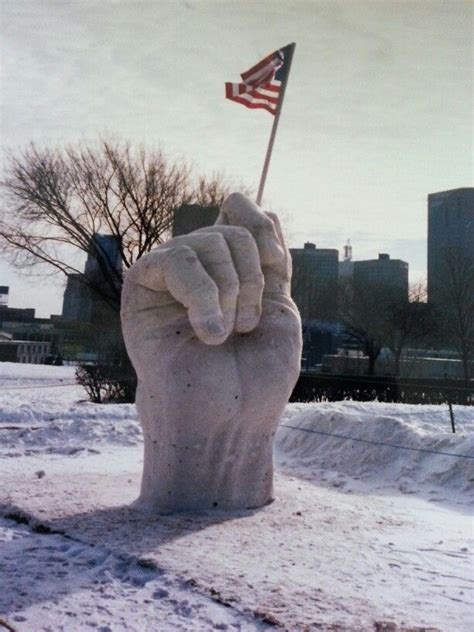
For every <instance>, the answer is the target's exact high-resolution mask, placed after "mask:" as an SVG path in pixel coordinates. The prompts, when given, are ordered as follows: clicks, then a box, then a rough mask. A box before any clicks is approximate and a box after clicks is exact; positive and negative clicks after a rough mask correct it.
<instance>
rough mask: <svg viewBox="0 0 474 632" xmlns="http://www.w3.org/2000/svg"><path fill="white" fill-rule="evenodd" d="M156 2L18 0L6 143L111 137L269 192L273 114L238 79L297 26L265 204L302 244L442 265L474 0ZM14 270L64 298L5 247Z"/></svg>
mask: <svg viewBox="0 0 474 632" xmlns="http://www.w3.org/2000/svg"><path fill="white" fill-rule="evenodd" d="M138 4H139V5H140V6H139V9H138V7H137V3H129V2H125V1H123V2H113V3H103V2H96V1H95V0H92V1H90V2H88V3H83V2H81V3H79V2H68V3H60V4H58V3H55V2H35V1H33V2H29V3H28V4H20V5H13V3H7V2H5V1H3V2H2V13H3V20H2V34H3V36H4V37H3V39H4V44H3V48H4V50H3V56H4V58H5V60H6V63H5V69H4V76H3V80H2V83H3V101H2V114H3V117H2V121H3V122H2V138H1V143H2V149H3V152H5V150H6V149H7V148H10V149H12V150H15V149H18V148H19V147H24V146H25V144H27V143H28V142H29V141H35V142H37V143H39V144H41V145H48V146H50V145H56V144H62V143H65V142H73V143H74V142H77V141H78V140H86V141H92V142H93V141H94V140H95V139H96V138H97V137H99V136H101V135H111V136H113V137H117V138H118V139H124V140H130V141H131V142H132V143H134V144H138V143H144V144H146V145H147V146H161V147H162V148H163V150H164V151H165V153H167V154H169V155H170V156H171V158H175V157H179V156H186V158H187V159H189V160H191V161H192V162H194V163H195V165H196V167H197V170H198V171H199V172H205V173H212V172H213V171H219V170H221V169H224V171H225V172H226V173H227V174H228V175H229V176H230V177H231V178H232V179H233V180H234V181H236V182H240V181H242V182H244V183H245V184H246V185H249V186H251V187H253V189H254V190H255V191H256V188H257V185H258V180H259V177H260V170H261V167H262V161H263V157H264V152H265V148H266V144H267V141H268V136H269V133H270V128H271V123H272V117H271V116H270V115H269V114H267V113H266V112H263V111H251V110H247V109H246V108H244V107H242V106H240V105H238V104H235V103H232V102H230V101H226V100H225V98H224V82H225V81H234V80H235V79H236V77H238V75H239V73H240V72H242V71H243V70H245V69H246V68H247V67H249V66H251V65H252V64H254V63H256V62H257V61H258V60H259V59H260V58H261V57H263V56H264V55H266V54H268V53H269V52H271V51H272V50H275V49H276V48H279V47H281V46H284V45H285V44H287V43H289V42H290V41H295V42H296V52H295V59H294V64H293V68H292V71H291V76H290V79H289V84H288V91H287V96H286V99H285V104H284V108H283V113H282V118H281V123H280V130H279V133H278V136H277V140H276V144H275V151H274V156H273V159H272V164H271V166H270V171H269V175H268V179H267V186H266V191H265V194H264V206H265V207H266V208H270V207H271V208H272V209H273V210H275V211H277V212H279V213H280V214H281V215H282V216H283V220H284V224H285V229H286V233H287V236H288V242H289V245H290V246H292V247H301V246H302V245H303V243H304V242H305V241H311V242H313V243H316V245H317V246H318V247H322V248H328V247H331V248H337V249H338V250H339V251H340V256H341V253H342V249H343V244H344V243H345V242H346V241H347V238H350V239H351V243H352V245H353V247H354V260H361V259H371V258H372V259H373V258H376V257H377V255H378V253H380V252H388V253H390V255H391V257H392V258H397V259H403V260H405V261H407V262H408V263H409V264H410V269H411V272H412V280H414V279H416V278H418V277H420V276H426V245H427V226H426V219H427V196H428V194H430V193H434V192H438V191H444V190H450V189H457V188H461V187H469V186H472V175H473V164H472V161H473V153H474V152H473V142H472V105H473V103H472V92H471V89H472V66H471V63H472V59H471V58H472V33H471V28H470V24H471V23H472V13H473V7H472V5H471V3H465V2H436V3H434V2H421V3H419V2H410V3H391V2H386V3H380V2H358V3H355V2H354V3H353V2H345V3H341V2H330V3H327V2H326V3H323V2H293V3H291V4H290V3H288V4H283V3H282V4H278V5H275V4H270V3H267V2H263V3H262V2H261V3H259V4H256V3H253V2H233V3H228V2H219V3H218V2H185V3H182V4H179V5H178V4H176V3H166V2H165V3H150V2H140V3H138ZM242 33H245V37H242ZM136 35H139V37H136ZM203 138H204V139H205V142H203V140H202V139H203ZM0 282H1V283H2V284H3V285H9V286H10V288H11V296H10V304H11V305H12V306H15V307H28V306H34V307H35V308H36V309H37V311H38V313H39V314H41V315H49V314H50V313H59V312H60V311H61V305H62V294H63V291H64V286H65V280H64V279H61V280H60V281H59V280H58V281H56V286H54V285H53V282H52V281H51V280H48V278H46V279H43V280H41V283H40V284H38V281H37V280H36V282H35V284H33V285H31V284H28V283H25V282H23V281H22V280H19V278H18V276H17V275H16V274H15V273H14V271H12V269H11V268H10V267H9V266H7V265H6V264H5V262H4V260H2V261H0ZM38 286H40V287H38Z"/></svg>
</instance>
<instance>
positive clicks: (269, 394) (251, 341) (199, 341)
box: [122, 193, 301, 512]
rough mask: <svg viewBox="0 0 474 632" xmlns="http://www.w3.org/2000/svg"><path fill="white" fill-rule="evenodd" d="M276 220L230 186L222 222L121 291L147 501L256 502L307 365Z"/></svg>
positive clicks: (155, 257) (143, 500) (160, 256)
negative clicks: (281, 423) (302, 369)
mask: <svg viewBox="0 0 474 632" xmlns="http://www.w3.org/2000/svg"><path fill="white" fill-rule="evenodd" d="M290 281H291V259H290V254H289V252H288V249H287V247H286V245H285V242H284V238H283V235H282V231H281V227H280V223H279V221H278V218H277V217H276V216H275V215H274V214H271V213H263V212H262V211H261V210H260V209H259V208H258V207H257V206H256V205H255V204H254V203H253V202H252V201H251V200H249V199H248V198H247V197H245V196H243V195H241V194H239V193H233V194H231V195H230V196H229V197H228V198H227V199H226V200H225V202H224V203H223V205H222V207H221V210H220V214H219V217H218V219H217V221H216V224H215V225H213V226H210V227H206V228H202V229H200V230H198V231H195V232H193V233H190V234H188V235H184V236H181V237H176V238H174V239H172V240H171V241H168V242H167V243H165V244H163V245H161V246H159V247H158V248H156V250H154V251H152V252H150V253H149V254H147V255H145V256H144V257H142V258H141V259H139V260H138V261H137V262H136V263H135V264H134V265H133V266H132V268H130V270H129V271H128V273H127V275H126V278H125V281H124V287H123V293H122V327H123V333H124V338H125V343H126V345H127V350H128V353H129V355H130V358H131V360H132V362H133V365H134V367H135V370H136V372H137V376H138V389H137V397H136V403H137V409H138V414H139V417H140V421H141V424H142V427H143V433H144V445H145V454H144V467H143V477H142V486H141V493H140V498H139V501H138V503H139V504H140V505H142V506H145V507H146V508H148V509H151V510H154V511H157V512H172V511H195V510H202V509H212V508H218V509H236V508H249V507H259V506H262V505H264V504H266V503H268V502H270V501H271V500H272V498H273V439H274V435H275V432H276V429H277V425H278V420H279V417H280V415H281V413H282V411H283V409H284V407H285V405H286V403H287V401H288V398H289V396H290V394H291V391H292V388H293V386H294V384H295V382H296V380H297V377H298V374H299V369H300V354H301V323H300V317H299V314H298V310H297V308H296V306H295V304H294V303H293V301H292V300H291V296H290Z"/></svg>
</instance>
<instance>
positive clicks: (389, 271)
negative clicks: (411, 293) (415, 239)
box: [353, 254, 408, 309]
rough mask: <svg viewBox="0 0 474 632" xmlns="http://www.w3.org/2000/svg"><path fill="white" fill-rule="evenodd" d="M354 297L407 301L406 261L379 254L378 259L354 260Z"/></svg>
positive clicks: (397, 301) (396, 301) (396, 302)
mask: <svg viewBox="0 0 474 632" xmlns="http://www.w3.org/2000/svg"><path fill="white" fill-rule="evenodd" d="M353 283H354V297H355V299H356V300H357V299H358V298H359V299H364V300H365V299H367V300H373V301H374V309H376V308H377V305H376V301H377V300H378V301H384V302H385V301H386V302H390V303H395V304H399V303H406V302H407V301H408V263H407V262H406V261H402V260H401V259H390V255H388V254H379V256H378V259H367V260H365V261H354V274H353Z"/></svg>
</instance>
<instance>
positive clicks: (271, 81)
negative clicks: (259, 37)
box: [225, 46, 290, 115]
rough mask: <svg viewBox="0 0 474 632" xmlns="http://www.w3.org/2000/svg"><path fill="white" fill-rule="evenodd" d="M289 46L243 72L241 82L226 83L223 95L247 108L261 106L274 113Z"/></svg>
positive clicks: (284, 74) (284, 72) (287, 59)
mask: <svg viewBox="0 0 474 632" xmlns="http://www.w3.org/2000/svg"><path fill="white" fill-rule="evenodd" d="M289 49H290V46H285V47H284V48H281V49H279V50H277V51H275V52H273V53H271V54H270V55H267V57H265V58H264V59H262V60H261V61H259V62H258V63H257V64H256V65H255V66H252V68H250V69H249V70H247V71H245V72H243V73H242V74H241V75H240V76H241V78H242V82H241V83H229V82H228V83H226V84H225V96H226V98H227V99H230V100H231V101H236V102H237V103H241V104H242V105H245V107H247V108H251V109H257V108H261V109H263V110H266V111H267V112H270V114H273V115H275V114H276V112H277V108H278V102H279V100H280V94H281V87H282V83H283V80H284V79H285V76H286V72H287V65H288V61H289V57H290V55H289Z"/></svg>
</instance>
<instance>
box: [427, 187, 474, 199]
mask: <svg viewBox="0 0 474 632" xmlns="http://www.w3.org/2000/svg"><path fill="white" fill-rule="evenodd" d="M461 191H473V192H474V187H459V188H458V189H448V190H447V191H436V193H428V199H429V198H430V197H434V196H436V195H446V194H448V193H459V192H461Z"/></svg>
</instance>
